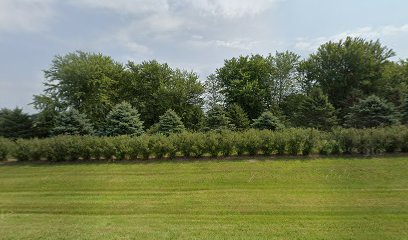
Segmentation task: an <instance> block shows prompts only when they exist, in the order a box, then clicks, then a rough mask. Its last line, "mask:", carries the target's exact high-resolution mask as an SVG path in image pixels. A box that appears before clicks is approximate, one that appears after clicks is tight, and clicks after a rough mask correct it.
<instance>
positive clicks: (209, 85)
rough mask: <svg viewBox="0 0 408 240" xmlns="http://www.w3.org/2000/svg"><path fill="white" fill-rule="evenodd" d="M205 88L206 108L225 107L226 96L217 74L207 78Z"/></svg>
mask: <svg viewBox="0 0 408 240" xmlns="http://www.w3.org/2000/svg"><path fill="white" fill-rule="evenodd" d="M204 87H205V101H206V107H207V108H212V107H214V106H216V105H224V100H225V99H224V96H223V94H222V87H221V83H220V81H218V79H217V76H216V75H215V74H211V75H210V76H208V77H207V80H206V81H205V84H204Z"/></svg>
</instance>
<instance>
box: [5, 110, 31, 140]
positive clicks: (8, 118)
mask: <svg viewBox="0 0 408 240" xmlns="http://www.w3.org/2000/svg"><path fill="white" fill-rule="evenodd" d="M32 127H33V121H32V119H31V117H30V116H29V115H28V114H25V113H23V110H22V109H20V108H15V109H13V110H11V109H6V108H3V109H1V110H0V136H2V137H6V138H28V137H32V136H33V129H32Z"/></svg>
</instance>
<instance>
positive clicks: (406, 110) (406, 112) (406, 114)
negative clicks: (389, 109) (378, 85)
mask: <svg viewBox="0 0 408 240" xmlns="http://www.w3.org/2000/svg"><path fill="white" fill-rule="evenodd" d="M401 113H402V122H403V123H404V124H408V96H406V97H405V100H404V103H403V104H402V106H401Z"/></svg>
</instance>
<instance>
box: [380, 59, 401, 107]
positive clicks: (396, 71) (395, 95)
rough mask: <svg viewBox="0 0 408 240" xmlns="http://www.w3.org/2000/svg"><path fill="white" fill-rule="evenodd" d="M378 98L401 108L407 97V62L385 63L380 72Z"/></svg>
mask: <svg viewBox="0 0 408 240" xmlns="http://www.w3.org/2000/svg"><path fill="white" fill-rule="evenodd" d="M380 89H381V91H379V92H378V94H377V95H378V96H379V97H381V98H383V99H385V100H387V101H389V102H391V103H393V104H394V105H395V106H401V105H402V104H403V102H404V100H405V99H404V98H405V96H406V95H408V60H402V61H398V62H387V63H386V64H385V65H384V69H383V72H382V77H381V82H380Z"/></svg>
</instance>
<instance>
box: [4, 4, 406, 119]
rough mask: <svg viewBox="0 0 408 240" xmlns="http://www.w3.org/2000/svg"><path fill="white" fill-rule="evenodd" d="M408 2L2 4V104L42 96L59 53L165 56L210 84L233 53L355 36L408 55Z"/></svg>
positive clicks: (303, 49) (304, 50) (299, 48)
mask: <svg viewBox="0 0 408 240" xmlns="http://www.w3.org/2000/svg"><path fill="white" fill-rule="evenodd" d="M407 9H408V1H406V0H341V1H339V0H0V108H2V107H9V108H13V107H16V106H19V107H22V108H24V110H26V111H29V112H33V109H32V107H31V106H30V105H28V104H29V103H30V102H31V101H32V95H33V94H39V93H41V91H42V89H43V87H42V82H43V81H44V78H43V73H42V70H44V69H47V68H48V67H49V66H50V63H51V60H52V58H53V56H54V55H61V54H66V53H68V52H72V51H75V50H83V51H91V52H100V53H103V54H106V55H110V56H112V57H113V58H114V59H115V60H117V61H120V62H123V63H126V62H127V61H128V60H133V61H135V62H138V63H139V62H142V61H143V60H150V59H157V60H159V61H161V62H167V63H169V64H170V66H172V67H178V68H183V69H187V70H193V71H195V72H197V73H198V74H199V75H200V78H201V79H202V80H204V79H205V78H206V76H207V75H208V74H209V73H212V72H213V71H214V70H215V69H216V68H218V67H221V66H222V64H223V61H224V59H226V58H231V57H235V56H239V55H246V54H251V53H260V54H264V55H266V54H268V53H274V52H275V51H284V50H291V51H295V52H297V53H299V54H301V55H302V56H304V57H306V56H307V55H308V54H309V53H311V52H313V51H315V50H316V48H317V47H318V46H319V45H320V44H321V43H324V42H326V41H329V40H338V39H341V38H344V37H346V36H361V37H365V38H367V39H380V40H381V42H382V43H383V44H384V45H386V46H388V47H389V48H392V49H394V50H395V51H396V52H397V58H402V59H405V58H408V15H407Z"/></svg>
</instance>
